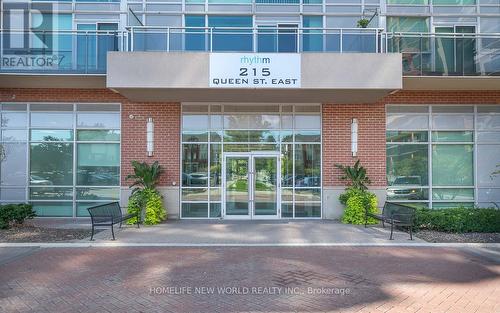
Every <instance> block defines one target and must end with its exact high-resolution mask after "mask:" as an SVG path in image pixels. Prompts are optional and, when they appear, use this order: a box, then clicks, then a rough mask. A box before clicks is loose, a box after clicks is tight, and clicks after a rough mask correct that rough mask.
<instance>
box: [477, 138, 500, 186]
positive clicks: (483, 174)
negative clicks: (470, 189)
mask: <svg viewBox="0 0 500 313" xmlns="http://www.w3.org/2000/svg"><path fill="white" fill-rule="evenodd" d="M476 147H477V180H478V182H477V184H478V186H481V187H500V175H493V173H494V172H495V171H498V170H500V145H477V146H476Z"/></svg>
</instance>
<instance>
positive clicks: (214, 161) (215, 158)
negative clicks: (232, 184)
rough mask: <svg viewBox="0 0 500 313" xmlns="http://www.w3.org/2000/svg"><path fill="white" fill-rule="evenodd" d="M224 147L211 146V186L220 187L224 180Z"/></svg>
mask: <svg viewBox="0 0 500 313" xmlns="http://www.w3.org/2000/svg"><path fill="white" fill-rule="evenodd" d="M221 163H222V145H217V144H212V145H210V186H212V187H214V186H217V187H218V186H220V185H221V183H222V182H221V180H222V165H221Z"/></svg>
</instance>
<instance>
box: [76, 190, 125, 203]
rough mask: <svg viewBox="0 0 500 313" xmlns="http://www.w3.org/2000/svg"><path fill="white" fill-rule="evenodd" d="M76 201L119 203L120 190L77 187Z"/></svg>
mask: <svg viewBox="0 0 500 313" xmlns="http://www.w3.org/2000/svg"><path fill="white" fill-rule="evenodd" d="M76 200H92V201H112V200H115V201H118V200H120V189H119V188H95V187H77V188H76Z"/></svg>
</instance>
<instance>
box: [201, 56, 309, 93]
mask: <svg viewBox="0 0 500 313" xmlns="http://www.w3.org/2000/svg"><path fill="white" fill-rule="evenodd" d="M210 87H214V88H300V54H294V53H211V54H210Z"/></svg>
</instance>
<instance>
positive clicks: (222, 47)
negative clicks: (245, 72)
mask: <svg viewBox="0 0 500 313" xmlns="http://www.w3.org/2000/svg"><path fill="white" fill-rule="evenodd" d="M208 27H214V33H213V35H212V40H213V42H212V50H213V51H252V50H253V35H252V30H251V28H252V27H253V22H252V16H250V15H249V16H237V15H235V16H230V15H209V16H208ZM228 27H229V29H228ZM231 27H232V29H231Z"/></svg>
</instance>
